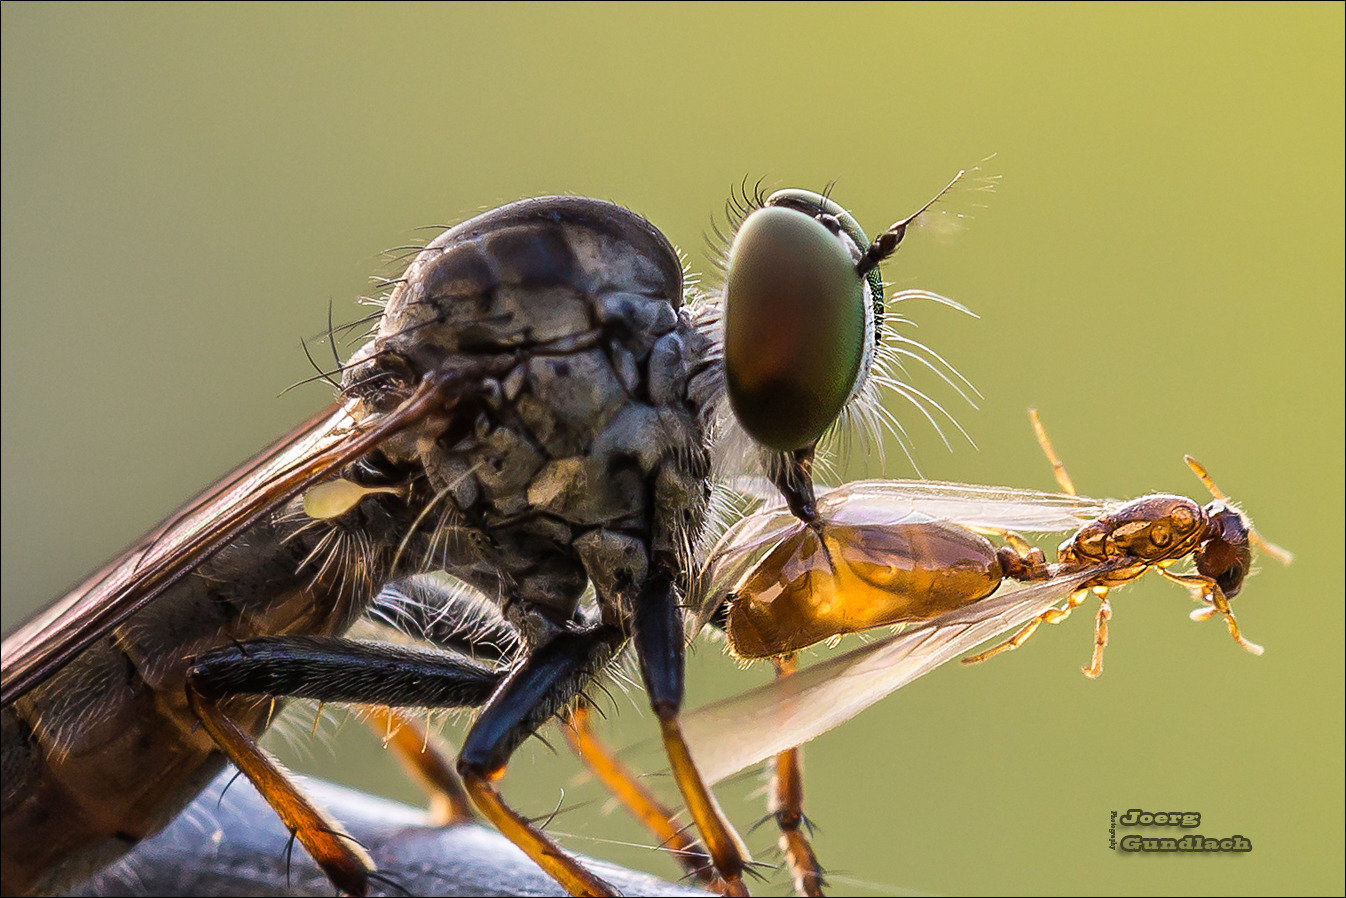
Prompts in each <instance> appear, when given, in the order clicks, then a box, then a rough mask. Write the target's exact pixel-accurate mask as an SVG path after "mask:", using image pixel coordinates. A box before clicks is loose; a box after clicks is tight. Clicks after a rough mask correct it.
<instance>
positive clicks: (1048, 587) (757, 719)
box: [682, 568, 1099, 783]
mask: <svg viewBox="0 0 1346 898" xmlns="http://www.w3.org/2000/svg"><path fill="white" fill-rule="evenodd" d="M1098 574H1099V569H1096V568H1091V569H1089V570H1082V571H1078V572H1076V573H1074V574H1070V575H1066V576H1059V577H1056V578H1054V579H1051V580H1047V581H1042V582H1038V583H1029V584H1026V585H1022V586H1019V588H1013V587H1015V586H1017V585H1018V584H1017V583H1014V582H1007V583H1006V584H1005V585H1004V587H1002V591H1001V592H997V593H996V594H995V595H993V596H991V597H990V598H988V599H983V600H982V601H980V602H974V603H973V604H971V605H968V606H966V607H964V608H959V609H957V610H956V611H952V612H950V613H948V614H946V615H943V616H942V617H939V618H935V619H933V620H930V621H928V622H926V623H923V624H921V625H920V626H916V627H912V628H910V629H907V630H905V631H903V632H901V633H898V634H896V635H893V636H888V637H885V638H883V639H880V640H877V641H875V642H871V643H869V644H867V645H863V646H860V647H859V648H856V649H853V650H852V651H850V652H847V653H846V654H844V655H840V656H837V657H835V658H831V659H829V660H827V661H823V662H820V663H818V664H814V665H812V666H811V667H807V668H804V669H802V670H799V671H796V672H795V673H793V674H790V675H789V676H785V677H781V678H780V679H777V680H775V681H773V682H771V683H768V684H767V685H765V686H761V687H759V688H757V689H753V690H750V691H748V692H744V693H742V694H740V695H736V696H733V697H732V698H728V699H725V700H723V701H719V702H715V703H713V704H710V705H706V706H705V707H702V708H699V709H697V710H695V711H692V712H691V713H689V714H685V715H683V717H682V729H683V733H684V735H685V736H686V738H687V742H688V744H689V745H690V746H691V749H692V756H693V757H694V758H695V759H696V764H697V767H698V768H699V769H700V771H701V774H702V775H703V776H704V777H705V778H706V780H707V782H711V783H713V782H717V781H719V780H722V779H724V778H725V777H727V776H730V775H732V774H734V773H737V772H738V771H739V770H742V769H743V768H745V767H747V766H748V765H750V764H755V763H757V762H759V761H762V760H764V759H766V758H769V757H771V756H772V755H774V754H776V753H778V752H781V751H784V750H785V749H787V748H791V747H793V746H796V745H802V744H803V743H805V742H808V741H809V740H811V739H814V738H816V737H817V736H820V735H822V734H823V733H825V732H827V731H828V730H830V729H832V728H833V727H835V726H838V725H840V724H842V723H844V722H846V721H847V720H850V719H851V718H852V717H854V716H855V715H857V714H859V713H860V712H861V711H863V710H864V709H865V708H868V707H869V706H870V705H872V704H874V703H875V702H877V701H878V700H879V699H881V698H883V697H884V696H886V695H888V694H889V693H891V692H893V691H894V690H897V689H900V688H901V687H902V686H905V685H906V684H908V683H910V682H911V681H913V680H915V679H917V678H918V677H920V676H922V675H924V674H926V673H928V672H930V671H931V670H933V669H935V668H936V667H938V666H939V665H941V664H943V663H944V662H946V661H949V660H951V659H953V658H956V657H958V656H960V655H963V654H964V653H966V652H968V651H970V650H971V649H972V648H974V647H975V646H977V645H978V644H980V643H982V642H984V641H986V640H988V639H991V638H993V637H995V636H998V635H1000V634H1002V633H1005V632H1006V631H1008V630H1012V629H1013V628H1015V627H1018V626H1022V625H1023V624H1025V623H1027V622H1028V621H1030V620H1032V619H1033V618H1034V617H1037V616H1038V615H1039V614H1041V613H1042V612H1044V611H1046V610H1047V609H1048V608H1050V607H1051V606H1052V605H1054V604H1056V603H1057V602H1058V601H1060V600H1062V599H1064V598H1066V597H1067V596H1069V595H1070V594H1071V593H1072V592H1074V591H1075V590H1076V589H1079V588H1080V587H1081V586H1082V585H1083V584H1085V583H1087V582H1088V581H1089V580H1090V579H1091V578H1093V577H1096V576H1098Z"/></svg>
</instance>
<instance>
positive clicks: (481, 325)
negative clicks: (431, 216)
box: [343, 198, 710, 623]
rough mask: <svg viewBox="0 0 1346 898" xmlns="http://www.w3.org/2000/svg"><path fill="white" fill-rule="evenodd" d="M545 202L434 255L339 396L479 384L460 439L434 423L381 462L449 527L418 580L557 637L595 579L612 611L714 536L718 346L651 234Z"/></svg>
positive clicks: (454, 234) (463, 407)
mask: <svg viewBox="0 0 1346 898" xmlns="http://www.w3.org/2000/svg"><path fill="white" fill-rule="evenodd" d="M535 202H536V201H535ZM548 202H549V204H550V209H551V211H552V212H553V213H554V214H549V215H547V216H539V215H536V214H534V213H533V212H532V210H531V209H530V208H529V206H530V204H529V203H519V204H515V205H514V206H510V207H507V208H506V209H505V210H500V211H498V212H496V213H489V214H487V215H485V216H481V217H479V218H476V219H473V220H472V221H470V222H468V223H467V224H465V225H462V226H459V227H457V228H454V229H452V230H450V231H448V232H446V233H445V234H443V235H442V236H440V237H439V238H438V239H436V240H435V241H433V242H432V243H431V244H429V245H428V246H427V247H426V248H425V249H424V250H422V251H421V252H420V254H419V255H418V256H417V258H416V260H415V261H414V262H413V263H412V265H411V266H410V268H409V269H408V271H407V275H406V277H405V278H403V279H402V280H401V281H400V282H399V283H398V284H397V286H396V288H395V289H394V290H393V292H392V294H391V295H390V297H389V301H388V305H387V309H386V312H385V314H384V316H383V319H382V323H381V325H380V328H379V332H378V336H377V337H376V339H375V340H374V341H373V342H371V343H370V344H369V346H367V347H366V348H365V349H364V350H362V352H361V354H360V356H361V358H362V361H360V362H358V363H357V364H356V365H354V366H352V367H350V368H349V369H348V370H347V372H346V375H345V379H344V384H343V386H344V387H345V389H346V391H347V393H348V395H352V396H359V397H360V398H361V401H362V402H363V403H364V404H366V405H368V406H370V407H371V408H378V407H380V406H387V405H389V404H393V403H395V402H397V401H398V400H399V399H400V398H401V397H402V396H404V395H405V394H407V393H408V392H410V390H411V389H412V388H414V386H415V385H416V383H417V382H418V381H419V379H420V378H421V377H422V376H424V375H425V374H426V373H427V372H432V371H435V370H438V369H440V367H441V366H444V365H449V364H451V365H456V366H465V367H470V368H472V369H473V370H472V372H471V381H472V383H473V384H474V386H473V389H472V391H471V393H470V395H468V396H467V397H465V398H463V399H461V400H460V401H459V402H458V405H457V407H456V409H455V413H454V414H453V415H452V421H453V424H452V426H451V427H449V426H447V420H448V419H445V421H435V420H433V419H430V420H427V421H426V422H424V424H423V425H422V426H420V427H418V428H413V429H412V430H410V431H408V432H407V433H405V434H403V435H401V436H400V437H399V438H396V439H394V440H391V441H389V442H388V443H386V444H385V445H384V446H383V447H382V451H383V453H384V454H385V455H388V456H389V457H390V459H391V461H392V462H393V463H394V464H396V465H405V466H406V467H407V468H408V469H409V470H410V471H412V472H413V479H416V478H419V486H417V484H415V483H413V484H412V486H413V488H414V489H415V488H418V489H420V490H421V493H422V495H421V496H420V501H421V502H423V503H424V505H425V508H426V515H427V518H428V519H429V523H430V524H433V525H434V526H430V525H427V526H426V527H424V528H423V530H424V531H425V532H426V533H427V534H433V536H432V538H431V539H430V540H429V541H428V542H424V543H423V544H422V545H420V546H419V547H418V549H419V552H420V556H421V561H420V563H417V562H415V561H413V565H414V566H416V567H423V568H426V569H446V570H448V571H449V572H451V573H453V574H455V575H457V576H459V577H461V578H462V579H464V580H466V581H467V582H469V583H472V584H473V585H475V586H477V587H478V588H480V589H482V590H483V591H484V592H485V593H486V594H487V595H491V596H499V597H500V601H501V603H502V605H503V606H504V607H505V609H506V610H507V611H509V610H510V608H511V605H512V604H513V603H515V602H522V603H523V604H524V605H525V606H527V607H529V608H533V609H536V610H538V611H540V612H542V613H543V614H544V615H546V616H547V617H549V618H551V619H553V620H555V621H556V622H558V623H560V622H564V621H565V620H568V619H569V618H570V617H571V616H572V614H573V613H574V611H575V607H576V603H577V602H578V600H579V598H580V595H581V594H582V593H583V592H584V589H585V587H586V585H587V584H588V583H589V582H590V581H592V582H593V583H594V585H595V587H596V589H597V591H598V595H599V597H600V604H602V600H606V599H610V598H613V597H615V596H616V595H617V594H618V593H619V592H620V591H621V586H622V584H623V583H637V582H641V581H642V580H643V579H644V572H645V569H646V567H647V566H648V564H649V561H650V557H651V553H652V552H659V551H665V552H668V551H677V548H678V546H679V545H681V536H680V534H683V533H686V532H695V530H696V529H697V528H699V526H700V520H701V516H702V514H703V512H704V509H705V505H706V501H707V496H708V494H707V489H708V488H707V487H706V486H705V477H706V473H707V470H706V469H707V466H708V461H707V459H708V455H707V452H706V449H705V444H706V440H705V436H704V428H705V420H706V418H707V417H708V416H707V415H705V414H703V411H702V409H701V408H700V406H699V404H698V402H697V401H696V400H695V398H694V396H695V393H696V390H695V385H694V384H693V380H694V375H695V374H696V373H697V369H698V365H699V364H700V361H699V360H703V359H705V358H707V357H709V355H710V353H709V352H708V351H707V347H708V341H709V339H710V338H709V337H707V336H705V335H703V333H702V332H701V331H700V330H698V328H697V327H696V325H695V324H694V316H693V315H692V314H691V313H690V312H689V311H687V310H685V309H684V308H683V306H682V298H683V288H682V267H681V263H680V262H679V260H678V257H677V255H676V253H675V252H674V250H673V248H672V247H671V246H670V245H669V244H668V242H667V240H665V239H664V237H663V236H662V235H661V234H659V233H658V232H657V231H656V230H654V229H653V228H652V227H650V226H649V225H648V223H646V222H644V220H643V219H640V218H638V217H637V216H634V215H619V214H615V213H612V212H608V211H605V209H599V208H597V205H596V204H593V203H592V202H591V201H580V200H571V199H556V198H552V199H551V200H549V201H548ZM611 208H612V207H606V209H611ZM600 212H602V213H603V214H598V213H600ZM421 474H423V475H424V476H423V477H420V475H421ZM431 543H433V544H431ZM414 551H415V550H413V549H412V547H411V546H409V547H408V552H409V554H414Z"/></svg>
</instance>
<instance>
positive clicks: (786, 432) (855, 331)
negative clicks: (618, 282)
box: [724, 190, 881, 452]
mask: <svg viewBox="0 0 1346 898" xmlns="http://www.w3.org/2000/svg"><path fill="white" fill-rule="evenodd" d="M868 244H869V242H868V239H867V238H865V236H864V232H863V231H861V230H860V228H859V225H857V224H856V223H855V220H854V219H853V218H851V216H850V214H849V213H847V212H846V210H845V209H842V208H841V207H840V206H838V205H837V204H836V203H834V202H832V201H831V200H829V199H826V198H825V197H822V196H820V195H818V194H814V193H809V192H808V191H803V190H789V191H779V192H777V193H774V194H772V195H771V197H769V198H768V199H767V202H766V205H765V206H764V207H763V208H761V209H758V210H756V211H755V212H753V213H752V214H751V215H749V216H748V217H747V218H746V219H745V220H744V221H743V224H742V225H740V226H739V228H738V230H737V231H736V232H735V233H734V240H733V243H732V244H731V246H730V248H729V263H728V266H727V268H726V279H725V298H724V318H725V337H724V365H725V375H726V386H727V388H728V392H729V402H730V404H731V405H732V406H733V409H734V414H735V415H736V416H737V418H738V420H739V423H740V424H742V425H743V429H744V430H746V431H747V432H748V433H749V434H751V435H752V437H753V438H754V439H756V440H757V441H758V442H760V443H762V444H763V445H765V446H767V447H769V448H771V449H777V450H780V451H784V452H788V451H791V450H794V449H802V448H804V447H806V446H811V445H812V444H813V443H814V442H816V441H817V439H818V438H819V437H820V436H822V434H823V431H825V430H826V429H827V428H828V427H829V426H830V425H831V424H832V422H833V421H834V420H836V418H837V416H838V415H839V414H840V413H841V410H842V408H843V407H844V406H845V404H846V400H847V399H849V398H850V396H851V393H852V391H853V390H854V389H855V385H856V382H857V381H858V379H859V377H860V373H861V366H862V363H863V361H864V358H865V350H866V348H867V344H868V340H867V331H868V329H869V324H868V322H867V320H866V319H867V315H866V308H865V305H866V302H867V300H868V298H869V297H868V296H867V291H866V290H865V284H866V282H865V281H863V280H862V279H861V277H860V276H859V275H858V274H856V269H855V263H856V260H857V259H858V258H859V254H860V253H862V252H863V251H864V249H865V248H866V247H867V246H868ZM880 295H881V294H880ZM872 320H873V319H872V318H870V319H869V321H872Z"/></svg>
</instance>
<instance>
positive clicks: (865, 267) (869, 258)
mask: <svg viewBox="0 0 1346 898" xmlns="http://www.w3.org/2000/svg"><path fill="white" fill-rule="evenodd" d="M965 174H967V169H963V170H962V171H960V172H959V173H958V174H956V175H954V176H953V180H952V181H950V182H949V183H948V184H945V185H944V189H943V190H941V191H940V192H939V193H937V194H935V195H934V197H933V198H931V200H930V202H928V203H926V204H925V205H924V206H922V207H921V208H919V209H917V210H916V211H915V212H913V213H911V214H910V215H908V216H907V217H906V218H904V219H902V220H901V221H895V222H893V224H892V226H891V227H890V228H888V230H886V231H884V232H883V233H882V234H880V235H879V236H878V237H877V238H876V239H875V240H874V242H873V243H871V244H870V245H869V249H867V250H865V254H864V256H862V257H861V259H860V261H859V262H856V263H855V273H856V274H858V275H859V276H860V277H864V276H865V275H867V274H869V272H870V271H872V270H873V269H874V268H875V267H877V266H878V264H879V263H880V262H882V261H883V260H884V259H886V258H888V257H889V256H891V255H892V254H893V253H895V252H896V251H897V245H898V244H899V243H901V242H902V238H903V237H905V236H907V225H909V224H911V223H912V222H913V221H915V220H916V219H917V218H920V217H921V215H922V214H923V213H924V212H925V211H926V210H927V209H929V208H930V207H931V206H933V205H935V203H937V202H939V201H940V199H941V198H943V196H944V194H946V193H948V192H949V191H950V190H952V189H953V185H955V184H957V183H958V182H959V181H961V180H962V179H963V175H965Z"/></svg>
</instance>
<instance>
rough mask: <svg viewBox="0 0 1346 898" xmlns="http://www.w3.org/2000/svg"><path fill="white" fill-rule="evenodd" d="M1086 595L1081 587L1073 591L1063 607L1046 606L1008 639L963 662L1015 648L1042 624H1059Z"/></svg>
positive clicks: (971, 661) (1087, 593)
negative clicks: (1045, 608) (1046, 607)
mask: <svg viewBox="0 0 1346 898" xmlns="http://www.w3.org/2000/svg"><path fill="white" fill-rule="evenodd" d="M1088 595H1089V592H1088V591H1087V590H1083V589H1081V590H1079V591H1077V592H1075V593H1073V594H1072V595H1071V596H1070V598H1069V599H1067V600H1066V605H1065V607H1064V608H1048V609H1047V610H1046V611H1044V612H1042V613H1041V614H1039V615H1038V616H1037V617H1035V618H1034V619H1033V620H1031V621H1029V622H1028V624H1027V625H1026V626H1025V627H1024V628H1023V629H1022V630H1020V631H1019V632H1018V633H1015V634H1014V635H1013V636H1011V637H1010V638H1009V639H1007V640H1005V641H1004V642H1002V643H1000V644H999V645H997V646H994V647H992V648H989V649H987V650H986V651H984V652H981V653H980V654H976V655H970V656H968V657H966V658H964V659H963V663H964V664H977V663H979V662H982V661H985V660H986V659H987V658H990V657H992V656H994V655H999V654H1000V653H1001V652H1008V651H1011V650H1013V649H1017V648H1018V647H1019V646H1021V645H1023V644H1024V643H1025V642H1027V641H1028V637H1030V636H1032V635H1033V633H1034V631H1035V630H1037V628H1038V627H1040V626H1042V625H1043V624H1059V623H1061V621H1063V620H1065V619H1066V618H1067V617H1069V616H1070V612H1071V611H1074V610H1075V609H1076V608H1078V607H1079V606H1080V605H1081V604H1082V603H1083V602H1084V600H1085V598H1086V597H1087V596H1088Z"/></svg>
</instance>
